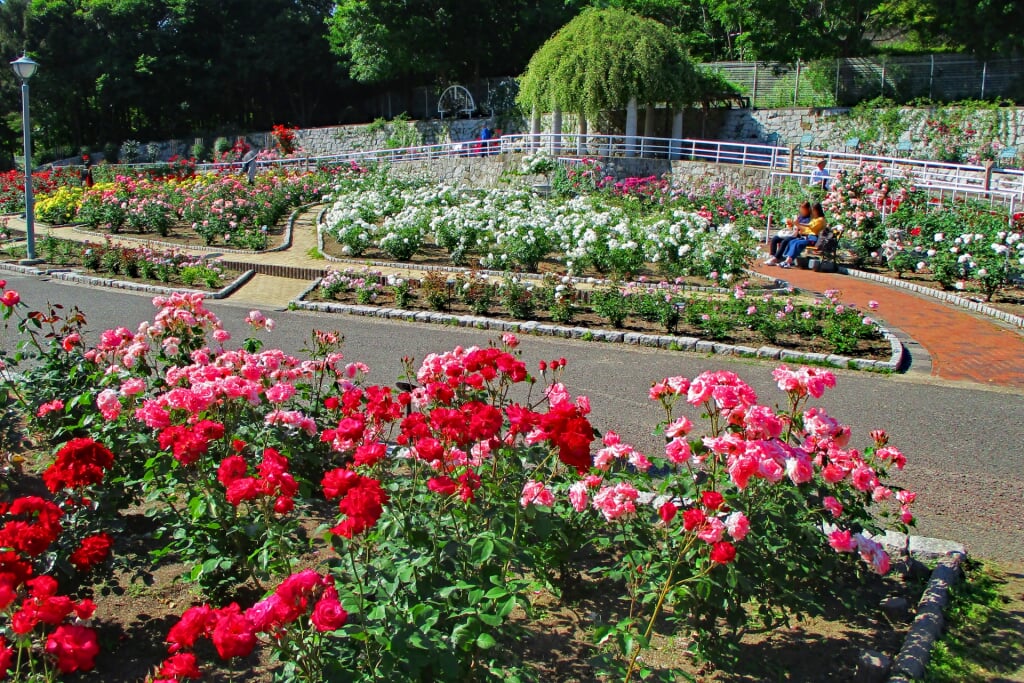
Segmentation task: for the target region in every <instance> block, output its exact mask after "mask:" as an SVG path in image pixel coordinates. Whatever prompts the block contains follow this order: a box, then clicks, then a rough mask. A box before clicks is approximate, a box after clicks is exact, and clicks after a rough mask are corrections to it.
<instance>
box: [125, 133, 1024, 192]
mask: <svg viewBox="0 0 1024 683" xmlns="http://www.w3.org/2000/svg"><path fill="white" fill-rule="evenodd" d="M538 151H544V152H546V153H548V154H550V155H551V156H552V157H555V158H556V159H559V163H569V160H570V159H585V158H597V159H604V160H607V159H647V160H664V161H677V160H691V161H705V162H711V163H718V164H731V165H739V166H752V167H757V168H762V169H766V170H769V171H770V172H782V173H794V174H797V175H800V174H804V175H806V174H808V173H809V172H810V171H811V170H812V169H813V168H814V166H815V164H816V163H817V162H818V160H820V159H825V160H826V161H827V162H828V166H827V169H828V171H829V173H830V174H831V175H832V176H833V177H834V176H835V175H836V174H837V173H838V172H839V171H841V170H844V169H854V168H857V167H859V166H861V165H863V164H872V165H875V166H878V167H879V168H880V169H881V172H882V173H883V174H884V175H886V176H888V177H893V178H896V177H903V178H908V179H910V180H911V181H912V182H913V183H915V184H916V185H918V186H919V187H921V188H923V189H929V190H934V191H956V192H984V193H993V192H994V193H1003V194H1013V195H1015V196H1016V198H1017V201H1016V203H1017V204H1018V205H1020V204H1024V170H1020V169H1001V168H992V169H991V170H989V169H986V167H984V166H977V165H970V164H951V163H945V162H939V161H927V160H920V159H904V158H896V157H884V156H875V155H868V154H857V153H851V152H831V151H827V150H813V149H800V148H789V147H781V146H778V145H772V144H767V143H742V142H729V141H724V140H696V139H684V138H653V137H643V136H627V135H597V134H593V135H592V134H580V133H559V134H554V133H536V134H533V133H523V134H514V135H505V136H502V137H501V138H498V139H492V140H487V141H482V140H470V141H465V142H451V143H441V144H434V145H418V146H415V147H404V148H399V149H377V150H366V151H354V152H345V153H342V154H334V155H325V156H310V157H296V158H288V159H264V160H258V161H257V162H256V163H257V167H258V168H275V167H295V166H300V167H301V166H305V167H309V166H311V165H320V164H343V163H350V162H356V163H363V162H387V163H402V162H410V161H426V160H433V159H440V158H445V157H472V156H484V155H493V154H517V153H524V154H526V153H535V152H538ZM147 166H148V167H151V166H152V164H125V165H123V167H124V168H129V169H130V168H144V167H147ZM242 167H243V164H242V163H241V162H231V163H210V164H199V165H198V166H197V169H198V170H202V171H231V170H241V169H242Z"/></svg>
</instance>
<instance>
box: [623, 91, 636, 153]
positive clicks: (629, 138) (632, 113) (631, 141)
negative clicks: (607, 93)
mask: <svg viewBox="0 0 1024 683" xmlns="http://www.w3.org/2000/svg"><path fill="white" fill-rule="evenodd" d="M636 126H637V106H636V98H635V97H631V98H629V104H627V105H626V156H627V157H631V156H635V155H636Z"/></svg>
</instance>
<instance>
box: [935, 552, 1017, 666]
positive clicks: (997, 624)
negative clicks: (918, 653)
mask: <svg viewBox="0 0 1024 683" xmlns="http://www.w3.org/2000/svg"><path fill="white" fill-rule="evenodd" d="M947 619H948V623H947V630H946V633H945V634H944V635H943V636H942V638H941V639H939V640H938V641H937V642H936V643H935V646H934V647H933V648H932V658H931V661H930V662H929V664H928V670H927V672H926V673H925V679H924V680H925V681H928V682H929V683H981V682H982V681H996V680H998V681H1024V637H1022V636H1021V634H1022V633H1024V574H1022V573H1021V572H1019V571H1018V572H1016V573H1015V572H1008V571H1002V570H1000V569H999V568H997V567H995V566H993V565H991V564H986V563H981V562H975V561H972V562H970V563H968V566H967V577H966V580H965V581H964V582H962V583H960V584H959V585H958V586H956V587H954V589H953V600H952V602H951V603H950V607H949V610H948V612H947Z"/></svg>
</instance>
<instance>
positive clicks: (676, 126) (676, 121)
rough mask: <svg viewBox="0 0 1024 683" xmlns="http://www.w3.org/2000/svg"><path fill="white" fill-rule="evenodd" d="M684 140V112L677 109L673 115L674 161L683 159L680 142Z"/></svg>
mask: <svg viewBox="0 0 1024 683" xmlns="http://www.w3.org/2000/svg"><path fill="white" fill-rule="evenodd" d="M682 138H683V110H682V109H677V110H676V111H675V112H673V114H672V154H671V157H672V158H673V159H680V158H682V156H683V155H682V154H681V151H682V149H681V145H680V143H679V140H681V139H682Z"/></svg>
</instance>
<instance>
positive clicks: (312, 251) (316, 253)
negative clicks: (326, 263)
mask: <svg viewBox="0 0 1024 683" xmlns="http://www.w3.org/2000/svg"><path fill="white" fill-rule="evenodd" d="M306 256H308V257H309V258H311V259H313V260H314V261H323V260H324V259H325V257H324V255H323V254H322V253H321V252H320V249H319V247H310V248H309V249H307V250H306Z"/></svg>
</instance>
